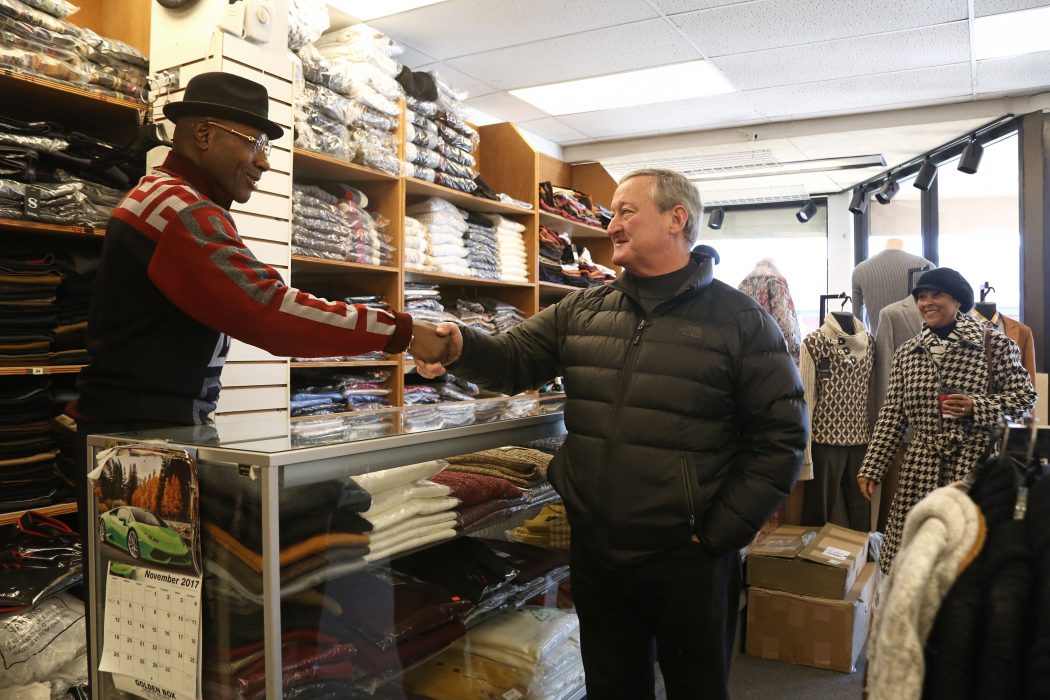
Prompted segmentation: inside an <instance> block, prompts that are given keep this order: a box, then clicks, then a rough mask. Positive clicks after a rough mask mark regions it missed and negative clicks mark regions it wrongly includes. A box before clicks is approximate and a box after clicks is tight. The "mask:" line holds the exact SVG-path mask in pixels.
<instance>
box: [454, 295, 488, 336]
mask: <svg viewBox="0 0 1050 700" xmlns="http://www.w3.org/2000/svg"><path fill="white" fill-rule="evenodd" d="M454 313H455V314H456V316H457V317H458V318H459V320H460V322H461V323H462V324H463V325H465V326H468V327H470V328H473V329H474V330H476V331H477V332H479V333H482V334H484V335H493V334H495V333H496V324H495V323H493V322H492V314H490V313H489V312H488V310H487V309H486V308H485V307H484V306H483V305H481V304H480V303H478V302H476V301H469V300H467V299H459V300H458V301H456V310H455V312H454Z"/></svg>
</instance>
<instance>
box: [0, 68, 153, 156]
mask: <svg viewBox="0 0 1050 700" xmlns="http://www.w3.org/2000/svg"><path fill="white" fill-rule="evenodd" d="M0 95H3V96H4V113H5V114H8V115H13V116H19V118H21V117H22V116H25V117H27V118H36V119H39V118H40V117H39V115H41V114H51V115H55V118H57V117H58V116H59V115H63V114H66V115H70V114H75V115H76V124H77V130H78V131H88V132H91V133H92V134H93V135H97V136H106V135H109V136H116V135H118V134H121V133H123V134H124V138H125V140H126V139H127V132H128V130H129V129H130V130H134V129H135V126H136V125H137V124H138V121H139V112H141V111H144V110H145V109H146V105H145V104H143V103H141V102H136V101H134V100H132V99H130V98H126V99H125V98H120V97H115V96H110V95H104V94H102V93H99V92H92V91H91V90H88V89H85V88H82V87H77V86H74V85H69V84H66V83H61V82H58V81H57V80H51V79H49V78H45V77H42V76H37V75H31V74H29V73H24V72H15V71H13V70H12V69H10V68H0ZM23 108H24V109H23ZM24 110H28V111H24ZM123 142H124V141H121V143H123Z"/></svg>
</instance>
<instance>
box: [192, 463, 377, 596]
mask: <svg viewBox="0 0 1050 700" xmlns="http://www.w3.org/2000/svg"><path fill="white" fill-rule="evenodd" d="M200 482H201V489H200V494H201V521H202V528H201V530H202V536H203V539H204V546H203V554H204V558H205V567H204V568H205V572H206V574H207V575H208V576H209V578H210V579H211V580H209V585H208V586H206V587H205V591H206V592H207V594H208V595H209V596H211V597H212V598H215V599H221V600H224V601H226V602H227V603H228V604H231V605H239V606H248V607H250V606H251V605H259V604H261V603H262V555H261V552H262V536H261V529H262V528H261V524H262V487H261V483H260V481H259V480H257V479H249V478H246V477H242V476H240V475H239V473H238V471H237V470H236V469H234V468H226V467H215V468H213V469H208V470H202V471H201V473H200ZM371 502H372V501H371V496H370V495H369V494H368V492H367V491H365V490H364V489H363V488H361V487H360V486H358V485H357V484H356V483H354V482H353V481H352V480H349V479H344V480H337V481H326V482H321V483H317V484H309V485H306V486H295V487H285V488H282V489H281V493H280V499H279V505H278V512H279V516H280V528H279V540H280V541H279V543H278V544H279V546H280V550H281V551H280V560H279V563H280V567H281V597H282V599H289V600H296V601H299V602H303V603H306V602H308V601H316V600H317V599H318V597H319V596H318V594H317V592H316V591H314V590H312V589H313V588H314V586H316V585H317V584H318V583H320V582H322V581H327V580H328V579H331V578H333V577H338V576H342V575H345V574H346V573H348V572H351V571H356V570H358V569H361V568H362V567H364V559H363V557H364V556H365V554H367V553H368V551H369V535H368V533H369V532H370V531H371V530H372V525H371V523H369V522H368V521H367V520H366V519H364V518H363V517H362V515H361V514H362V513H363V512H365V511H366V510H367V509H368V508H369V507H370V505H371ZM321 604H327V605H329V607H332V606H331V603H330V602H328V603H321Z"/></svg>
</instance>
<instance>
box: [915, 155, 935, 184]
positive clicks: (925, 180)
mask: <svg viewBox="0 0 1050 700" xmlns="http://www.w3.org/2000/svg"><path fill="white" fill-rule="evenodd" d="M936 179H937V166H936V165H934V164H933V161H931V160H930V159H929V158H927V159H926V160H925V161H923V163H922V166H921V167H919V172H918V173H917V174H916V175H915V182H913V183H912V184H913V185H915V187H916V188H917V189H920V190H922V191H923V192H927V191H929V189H930V188H931V187H932V186H933V181H934V180H936Z"/></svg>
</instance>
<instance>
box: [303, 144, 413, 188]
mask: <svg viewBox="0 0 1050 700" xmlns="http://www.w3.org/2000/svg"><path fill="white" fill-rule="evenodd" d="M292 159H293V160H292V167H293V168H294V169H295V178H296V179H297V180H298V179H299V178H312V179H315V180H346V181H347V182H363V181H373V182H397V181H398V180H400V179H401V178H400V177H398V176H397V175H391V174H390V173H387V172H383V171H382V170H375V169H373V168H369V167H366V166H364V165H358V164H357V163H351V162H349V161H345V160H341V159H339V158H333V157H332V156H328V155H325V154H323V153H314V152H313V151H307V150H305V149H303V148H296V149H294V150H293V151H292Z"/></svg>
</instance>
